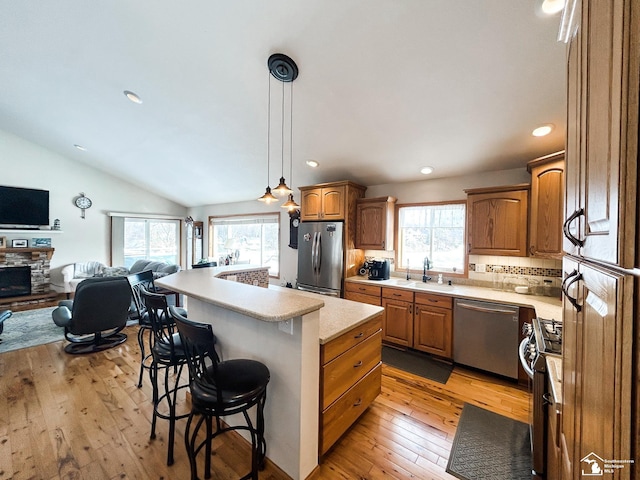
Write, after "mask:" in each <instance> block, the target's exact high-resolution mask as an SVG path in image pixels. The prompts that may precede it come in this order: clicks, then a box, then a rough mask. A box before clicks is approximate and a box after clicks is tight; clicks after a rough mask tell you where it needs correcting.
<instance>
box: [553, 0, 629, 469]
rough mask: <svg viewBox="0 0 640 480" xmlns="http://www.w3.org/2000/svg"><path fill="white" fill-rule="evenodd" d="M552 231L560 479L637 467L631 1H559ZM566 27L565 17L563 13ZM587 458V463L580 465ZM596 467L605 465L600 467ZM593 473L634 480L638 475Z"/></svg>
mask: <svg viewBox="0 0 640 480" xmlns="http://www.w3.org/2000/svg"><path fill="white" fill-rule="evenodd" d="M565 8H566V9H567V11H569V12H570V11H573V16H572V18H573V21H574V25H571V26H570V31H571V32H572V33H573V35H572V36H571V38H570V41H569V44H568V89H567V110H568V112H567V142H566V189H565V195H566V197H565V200H566V201H565V222H564V225H563V232H564V241H563V248H564V251H565V253H566V254H567V255H565V257H564V259H563V270H564V273H563V277H564V278H563V284H562V287H563V292H564V296H563V310H564V315H563V320H564V331H563V404H562V421H561V432H560V448H561V455H562V460H561V471H562V478H563V479H567V480H568V479H574V478H581V475H582V472H583V470H584V471H585V473H589V472H590V471H589V470H587V468H588V467H589V465H590V464H589V463H587V462H586V461H585V460H586V459H587V457H589V456H590V455H595V456H597V457H599V458H600V459H606V460H619V461H625V460H635V461H636V464H637V463H638V462H639V461H640V457H639V455H640V426H639V421H638V415H639V414H640V396H639V392H638V390H639V388H638V385H639V384H638V382H639V380H640V373H639V367H638V366H639V365H640V354H639V352H638V345H639V343H640V336H639V332H640V320H639V319H638V317H639V315H640V294H639V293H638V291H639V287H638V284H639V280H640V270H639V267H640V261H639V257H640V248H639V244H640V226H639V222H638V208H637V204H638V201H639V200H640V199H639V197H638V189H637V183H638V180H639V178H638V169H637V162H638V107H639V103H638V97H639V93H640V75H639V66H640V2H638V1H637V0H606V1H602V0H569V1H568V2H567V5H566V7H565ZM565 17H566V18H571V16H570V15H567V12H565ZM590 458H591V459H592V460H593V457H590ZM601 463H603V465H602V466H603V467H604V468H606V467H607V465H606V464H605V463H604V462H601ZM636 464H625V465H624V466H623V468H614V469H611V470H612V471H611V472H608V471H607V470H605V471H604V472H603V473H604V474H605V476H606V478H615V479H633V478H640V467H639V466H638V465H636Z"/></svg>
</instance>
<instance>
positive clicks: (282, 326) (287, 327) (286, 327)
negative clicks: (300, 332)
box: [278, 318, 293, 335]
mask: <svg viewBox="0 0 640 480" xmlns="http://www.w3.org/2000/svg"><path fill="white" fill-rule="evenodd" d="M278 330H280V331H281V332H284V333H288V334H289V335H293V319H292V318H290V319H289V320H283V321H281V322H278Z"/></svg>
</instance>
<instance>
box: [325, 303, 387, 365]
mask: <svg viewBox="0 0 640 480" xmlns="http://www.w3.org/2000/svg"><path fill="white" fill-rule="evenodd" d="M381 329H382V313H381V314H380V315H378V316H377V317H375V318H372V319H371V320H369V321H367V322H365V323H363V324H362V325H359V326H357V327H355V328H352V329H351V330H349V331H348V332H347V333H343V334H342V335H340V336H339V337H338V338H335V339H333V340H331V341H330V342H328V343H326V344H325V345H321V346H320V365H321V366H322V365H325V364H327V363H329V362H330V361H331V360H333V359H334V358H336V357H337V356H338V355H340V354H342V353H345V352H346V351H347V350H349V349H350V348H351V347H353V346H355V345H358V344H359V343H361V342H363V341H365V340H366V339H367V338H369V337H370V336H371V335H373V334H374V333H376V332H378V331H380V330H381Z"/></svg>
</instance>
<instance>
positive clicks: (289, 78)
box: [267, 53, 298, 207]
mask: <svg viewBox="0 0 640 480" xmlns="http://www.w3.org/2000/svg"><path fill="white" fill-rule="evenodd" d="M267 66H268V68H269V73H270V75H271V76H273V77H274V78H276V79H277V80H279V81H281V82H282V109H281V120H282V121H281V138H280V140H281V147H282V150H281V168H282V170H281V177H280V183H279V185H278V186H277V187H276V188H274V192H276V193H278V194H279V195H280V196H284V195H287V194H288V195H289V196H290V197H291V200H293V191H292V190H291V189H290V188H289V187H288V186H287V183H286V181H285V178H284V143H285V139H284V138H285V135H284V133H285V99H284V96H285V91H284V84H285V83H291V82H293V81H294V80H295V79H296V78H297V77H298V66H297V65H296V63H295V62H294V61H293V60H292V59H291V58H289V57H288V56H287V55H284V54H282V53H274V54H273V55H271V56H270V57H269V60H268V61H267ZM271 76H270V77H269V81H271ZM269 86H271V83H269ZM269 97H271V90H269ZM291 98H292V99H293V93H292V94H291ZM289 108H290V109H291V108H292V105H291V104H290V105H289ZM269 111H271V99H269ZM291 118H292V114H291ZM269 119H271V113H269ZM291 131H293V129H292V130H291ZM291 170H293V168H292V169H291ZM289 178H291V177H289ZM274 198H275V197H274ZM287 203H288V202H286V204H287ZM294 203H295V202H294ZM287 207H288V205H287Z"/></svg>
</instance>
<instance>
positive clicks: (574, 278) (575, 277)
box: [562, 270, 582, 312]
mask: <svg viewBox="0 0 640 480" xmlns="http://www.w3.org/2000/svg"><path fill="white" fill-rule="evenodd" d="M581 279H582V274H581V273H579V272H578V271H577V270H573V271H572V272H571V273H570V274H569V275H567V277H566V278H565V279H564V280H563V281H562V293H564V296H565V297H567V300H569V302H570V303H571V305H573V308H575V309H576V312H581V311H582V305H580V304H579V303H578V300H577V299H576V298H574V297H572V296H571V295H569V288H570V287H571V285H573V284H574V283H576V282H578V281H580V280H581ZM568 280H571V281H568Z"/></svg>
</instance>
